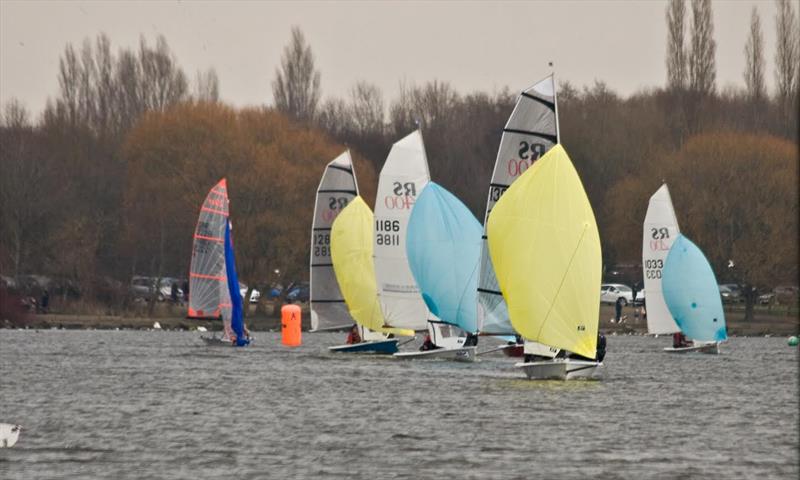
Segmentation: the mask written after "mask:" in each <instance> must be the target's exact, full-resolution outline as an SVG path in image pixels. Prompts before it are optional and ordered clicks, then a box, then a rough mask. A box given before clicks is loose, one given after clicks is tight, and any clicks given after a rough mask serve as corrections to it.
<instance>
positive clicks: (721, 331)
mask: <svg viewBox="0 0 800 480" xmlns="http://www.w3.org/2000/svg"><path fill="white" fill-rule="evenodd" d="M662 272H663V273H662V275H663V278H662V279H661V289H662V291H663V292H664V301H665V302H666V304H667V308H668V309H669V312H670V313H671V314H672V316H673V318H675V322H676V323H677V324H678V327H680V329H681V331H682V332H683V333H684V335H686V336H687V337H689V338H691V339H693V340H699V341H701V342H721V341H724V340H726V339H727V338H728V334H727V333H726V329H725V312H723V310H722V299H721V298H720V295H719V287H718V286H717V279H716V277H715V276H714V271H713V270H712V269H711V265H710V264H709V263H708V260H707V259H706V257H705V255H703V252H702V251H701V250H700V248H698V247H697V245H695V244H694V243H692V242H691V241H690V240H689V239H688V238H686V237H684V236H683V235H680V234H679V235H678V238H677V239H676V240H675V242H673V244H672V247H671V248H670V249H669V254H667V259H666V261H665V262H664V269H663V270H662Z"/></svg>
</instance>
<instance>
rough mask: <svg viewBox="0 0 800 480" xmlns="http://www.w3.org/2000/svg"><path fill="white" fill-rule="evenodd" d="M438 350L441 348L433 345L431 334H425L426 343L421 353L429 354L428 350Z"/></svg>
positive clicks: (423, 343) (420, 349) (420, 348)
mask: <svg viewBox="0 0 800 480" xmlns="http://www.w3.org/2000/svg"><path fill="white" fill-rule="evenodd" d="M437 348H439V347H437V346H436V344H435V343H433V340H431V334H430V333H427V334H425V341H424V342H422V346H421V347H419V351H420V352H427V351H428V350H435V349H437Z"/></svg>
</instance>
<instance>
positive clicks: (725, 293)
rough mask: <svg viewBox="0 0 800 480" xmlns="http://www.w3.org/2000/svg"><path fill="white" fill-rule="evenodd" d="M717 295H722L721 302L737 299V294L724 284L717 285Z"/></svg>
mask: <svg viewBox="0 0 800 480" xmlns="http://www.w3.org/2000/svg"><path fill="white" fill-rule="evenodd" d="M719 296H720V297H722V303H735V302H737V301H738V299H739V296H738V295H737V294H736V293H735V292H734V291H733V290H731V289H730V288H729V287H728V286H726V285H719Z"/></svg>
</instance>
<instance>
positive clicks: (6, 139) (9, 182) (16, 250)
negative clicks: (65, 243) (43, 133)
mask: <svg viewBox="0 0 800 480" xmlns="http://www.w3.org/2000/svg"><path fill="white" fill-rule="evenodd" d="M42 143H43V142H42V141H41V139H40V138H36V132H35V131H34V130H33V127H32V126H31V124H30V122H29V119H28V112H27V110H26V109H25V107H24V106H23V105H22V104H21V103H19V101H17V100H16V99H12V100H11V101H10V102H8V103H7V104H6V105H5V108H4V112H0V171H2V172H3V173H2V175H0V245H2V247H0V252H2V251H3V250H5V249H6V248H7V249H8V255H9V257H10V264H11V270H12V271H13V274H14V275H19V274H20V273H25V271H26V270H28V269H29V268H32V265H31V260H32V259H33V257H35V253H34V252H36V250H37V249H36V248H34V245H35V244H36V242H37V241H39V242H40V241H41V240H42V239H43V238H45V237H46V235H45V230H44V228H43V225H42V218H43V216H44V208H43V205H44V203H45V202H46V200H47V195H45V194H43V193H44V192H47V191H48V189H47V187H46V186H45V184H44V180H45V179H46V176H47V171H46V168H45V167H44V165H43V164H42V162H41V158H40V157H41V150H40V148H41V145H42Z"/></svg>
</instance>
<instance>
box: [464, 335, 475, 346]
mask: <svg viewBox="0 0 800 480" xmlns="http://www.w3.org/2000/svg"><path fill="white" fill-rule="evenodd" d="M476 345H478V336H477V335H475V334H474V333H468V334H467V338H466V340H464V346H465V347H474V346H476Z"/></svg>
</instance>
